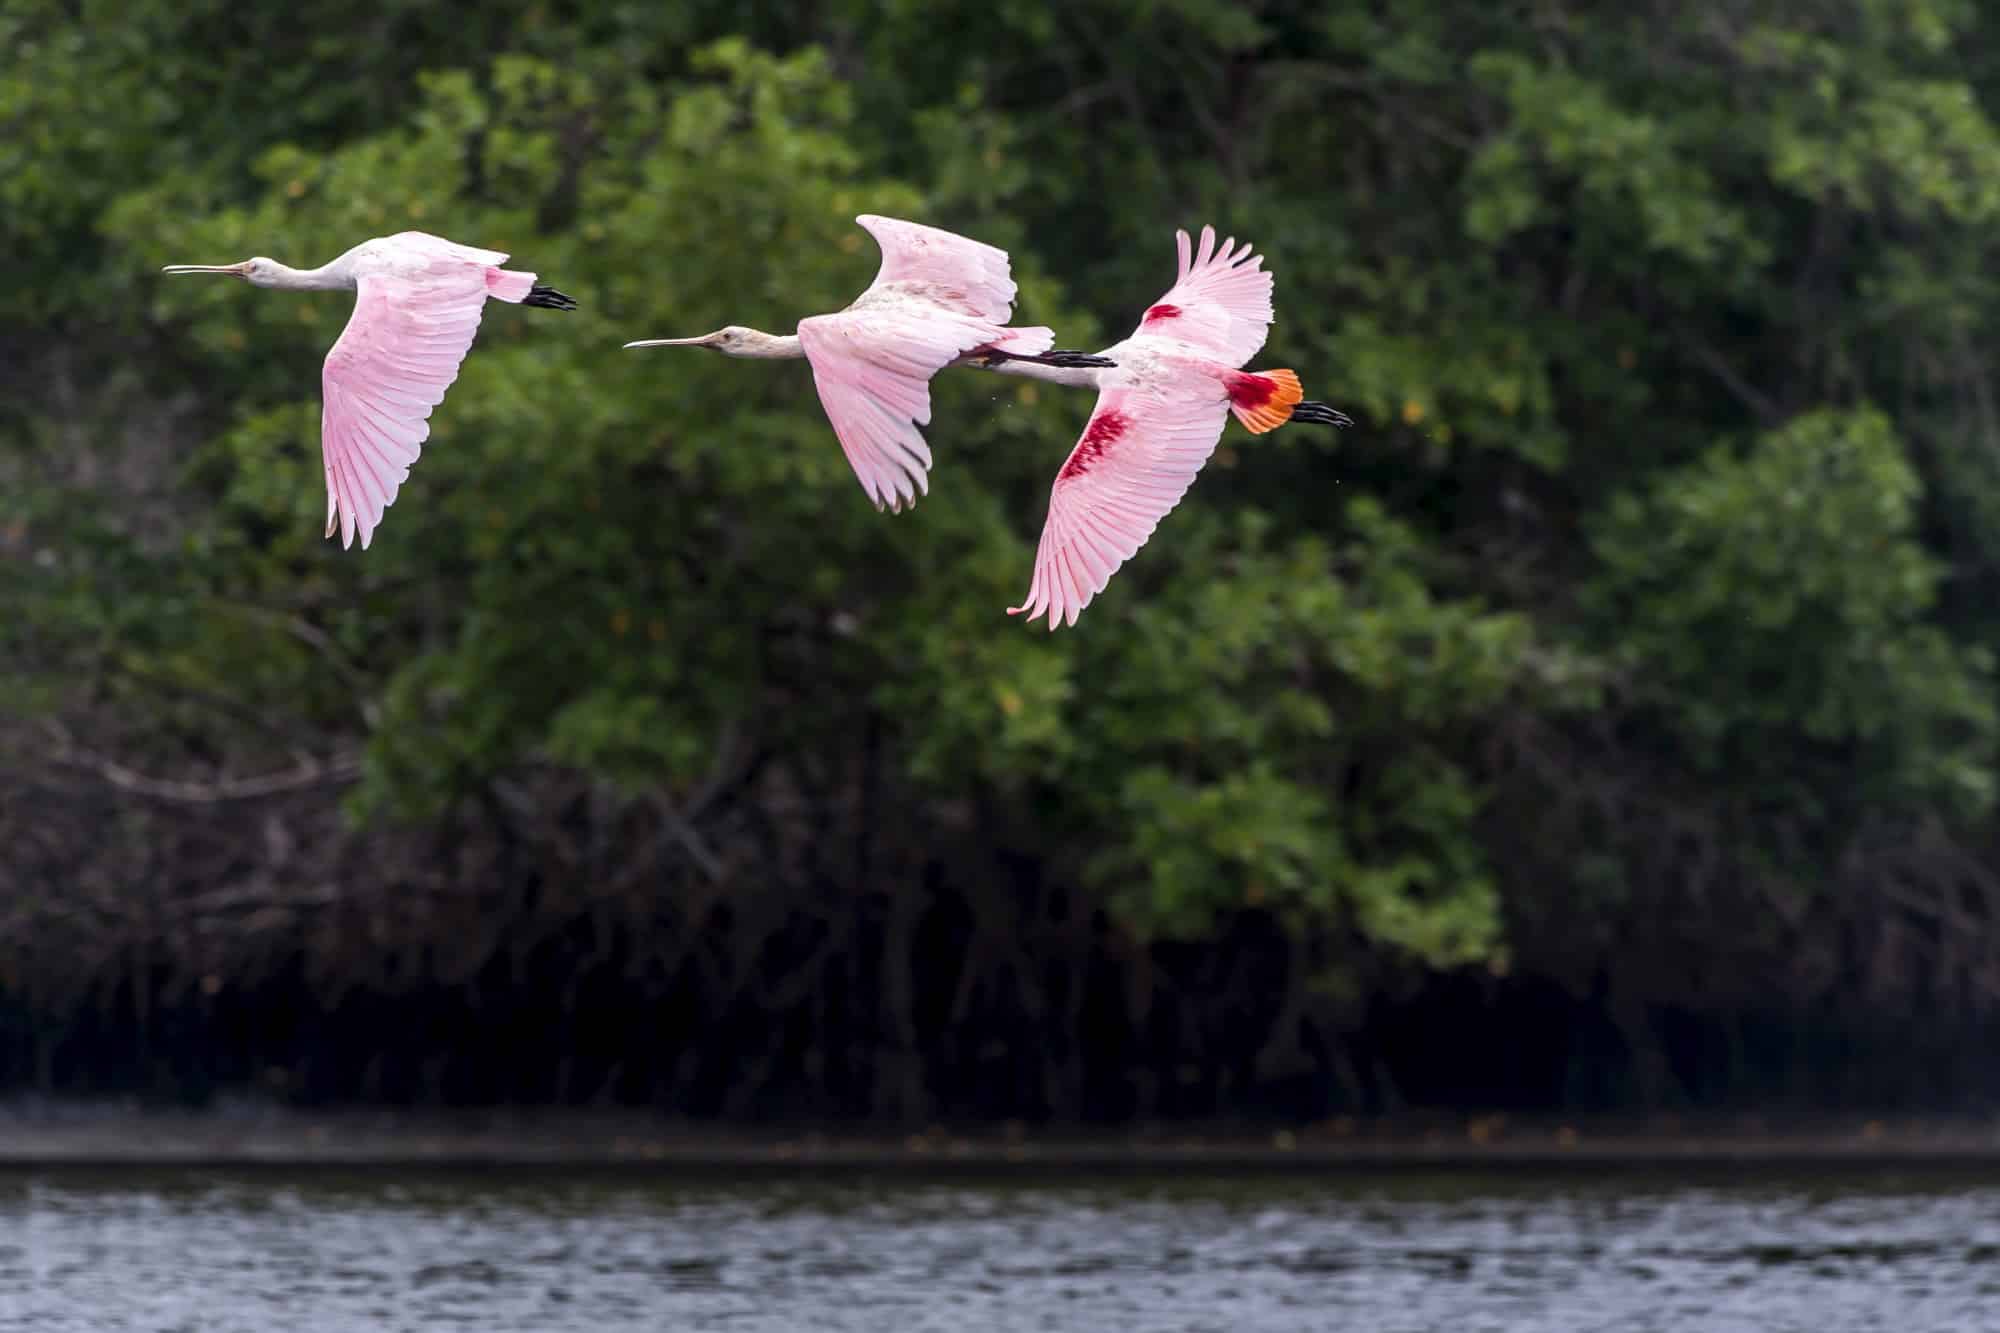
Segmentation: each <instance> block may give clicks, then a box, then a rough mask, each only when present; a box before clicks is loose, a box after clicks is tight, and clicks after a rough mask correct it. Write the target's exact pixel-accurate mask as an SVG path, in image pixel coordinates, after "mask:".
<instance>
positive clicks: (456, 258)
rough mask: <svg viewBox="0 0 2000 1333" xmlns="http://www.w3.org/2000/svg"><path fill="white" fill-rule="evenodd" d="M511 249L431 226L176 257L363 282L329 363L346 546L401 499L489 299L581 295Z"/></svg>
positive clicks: (325, 438) (330, 459)
mask: <svg viewBox="0 0 2000 1333" xmlns="http://www.w3.org/2000/svg"><path fill="white" fill-rule="evenodd" d="M506 262H507V256H506V255H504V254H502V253H500V252H499V251H498V250H479V249H475V248H474V247H472V246H469V245H459V244H457V243H456V242H453V241H447V240H445V239H444V238H443V237H441V236H431V235H429V234H427V233H425V232H421V231H404V232H398V233H396V234H395V235H394V236H378V237H376V238H375V239H373V240H368V241H363V242H362V243H361V244H359V245H357V246H355V247H354V248H353V249H351V250H349V251H348V252H347V253H346V254H343V255H341V256H340V257H339V258H338V259H335V260H333V261H332V262H331V263H327V264H322V265H320V266H319V267H318V268H313V269H303V270H301V269H295V268H290V267H287V266H286V265H284V264H280V263H278V262H277V261H276V260H274V259H266V258H264V257H263V256H261V255H260V256H258V257H257V258H255V259H246V260H244V261H243V262H242V263H240V264H169V265H168V266H167V267H166V268H165V269H163V270H162V271H163V272H166V273H225V274H228V275H230V276H232V277H237V278H241V279H243V280H244V281H245V282H248V283H249V284H250V285H251V286H253V287H277V288H281V289H284V290H287V291H299V292H304V291H349V290H351V291H353V292H354V293H355V297H354V313H353V314H352V315H350V316H349V317H348V320H347V328H346V329H345V330H343V331H342V332H341V335H340V337H339V338H338V339H337V340H336V341H335V342H334V344H333V348H332V350H331V351H329V352H328V353H327V354H326V365H325V367H324V369H323V370H322V371H321V373H320V388H321V393H322V397H323V400H324V401H323V403H322V406H321V409H320V426H319V434H320V457H321V461H322V462H323V464H324V465H325V468H326V535H327V536H328V537H331V536H333V528H334V519H335V515H336V512H337V513H338V516H339V521H340V544H341V547H342V549H346V548H348V547H351V546H352V545H353V544H354V535H355V533H356V532H357V531H358V532H359V533H360V534H361V549H362V550H364V551H365V550H367V549H368V542H369V540H370V538H372V537H373V536H374V533H375V528H376V525H378V524H379V523H381V521H382V511H383V510H385V509H387V508H388V507H389V506H390V505H391V504H393V503H395V500H396V492H397V490H398V489H399V488H400V487H401V486H402V484H403V482H404V481H406V480H407V479H408V478H409V475H410V464H412V463H414V462H416V461H417V455H418V453H420V452H421V446H422V445H423V442H424V441H425V440H426V439H427V438H429V436H430V433H431V427H430V415H431V409H432V408H434V407H436V406H437V405H438V404H439V403H441V402H443V401H444V394H445V390H446V389H449V388H450V387H451V383H452V381H453V380H455V379H457V378H458V367H459V363H460V362H462V361H464V360H465V354H466V352H467V351H469V350H471V347H472V339H473V336H474V335H475V334H476V333H478V331H479V317H480V315H481V313H482V312H483V311H484V308H485V306H486V301H487V298H488V297H491V298H493V299H495V300H500V301H508V302H512V303H515V304H518V305H531V306H541V307H543V308H545V309H549V310H574V309H576V302H575V301H572V300H571V299H570V298H569V297H567V296H564V295H563V294H562V293H561V292H559V291H557V290H556V289H555V288H553V287H543V286H540V285H539V284H537V283H536V282H535V275H534V274H532V273H523V272H519V271H516V270H513V269H504V268H501V267H500V265H501V264H504V263H506Z"/></svg>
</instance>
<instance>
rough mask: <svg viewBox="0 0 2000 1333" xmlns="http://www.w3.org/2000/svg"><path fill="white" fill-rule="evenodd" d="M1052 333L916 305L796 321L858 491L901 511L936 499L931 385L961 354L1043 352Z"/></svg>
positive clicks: (909, 303)
mask: <svg viewBox="0 0 2000 1333" xmlns="http://www.w3.org/2000/svg"><path fill="white" fill-rule="evenodd" d="M1054 340H1055V334H1054V333H1052V332H1051V331H1050V330H1048V329H1003V328H998V327H996V326H994V325H990V324H987V323H984V322H982V321H979V320H974V319H968V318H966V317H964V316H962V315H954V314H952V313H950V312H949V311H945V310H940V309H937V308H936V307H934V306H929V305H926V304H925V303H923V302H919V301H900V302H896V303H894V304H888V303H880V304H876V305H874V306H871V307H870V308H868V309H865V310H843V311H841V312H840V313H838V314H834V315H815V316H813V317H812V318H811V319H802V320H800V321H799V346H800V348H801V349H802V350H804V352H805V354H806V360H807V361H808V362H810V363H811V365H812V372H813V385H814V387H815V388H817V389H818V390H819V401H820V403H821V405H823V406H824V407H825V408H826V419H827V420H828V421H829V422H831V423H832V424H833V433H834V435H835V436H836V437H837V438H838V439H839V440H840V448H841V452H843V453H845V454H846V455H847V461H848V463H849V464H850V465H851V466H852V467H853V468H854V475H855V476H856V477H858V478H860V479H861V489H862V490H864V491H867V492H868V497H869V498H870V499H871V500H873V501H874V502H875V504H876V506H877V507H878V508H881V507H884V506H886V507H887V508H889V509H891V510H901V509H902V507H903V506H904V505H906V504H913V503H915V502H916V498H917V496H919V495H923V494H927V493H928V492H929V490H930V479H929V474H930V466H931V450H930V446H929V445H927V444H925V443H924V437H923V432H922V431H920V430H918V429H917V427H919V426H925V425H928V424H930V419H931V384H930V382H931V376H933V375H935V374H937V372H938V371H940V370H942V369H944V367H945V366H947V365H949V364H950V363H951V362H952V360H953V358H955V357H957V356H958V355H959V354H960V353H961V352H968V351H971V350H972V349H973V348H975V347H983V346H987V345H989V344H992V343H995V342H1004V343H1005V344H1006V346H1007V347H1008V348H1009V349H1010V350H1014V351H1019V352H1025V353H1032V352H1045V351H1047V350H1048V348H1049V344H1050V343H1051V342H1053V341H1054Z"/></svg>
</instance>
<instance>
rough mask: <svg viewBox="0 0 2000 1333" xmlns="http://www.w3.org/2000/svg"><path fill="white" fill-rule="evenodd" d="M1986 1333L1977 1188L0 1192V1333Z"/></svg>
mask: <svg viewBox="0 0 2000 1333" xmlns="http://www.w3.org/2000/svg"><path fill="white" fill-rule="evenodd" d="M455 1327H464V1328H477V1329H481V1330H490V1331H492V1333H504V1331H506V1330H517V1329H518V1330H536V1331H538V1333H545V1331H546V1333H561V1331H564V1330H589V1331H590V1333H613V1331H614V1330H626V1329H631V1330H640V1329H644V1330H648V1331H649V1333H650V1331H652V1330H661V1329H700V1328H721V1329H740V1330H779V1329H784V1330H792V1329H799V1330H807V1329H810V1330H868V1333H911V1331H914V1330H928V1329H936V1330H954V1331H956V1330H971V1329H1064V1330H1067V1329H1076V1330H1093V1331H1095V1330H1113V1331H1114V1333H1139V1331H1141V1330H1155V1329H1157V1330H1169V1329H1171V1330H1197V1329H1200V1330H1218V1331H1220V1330H1230V1331H1231V1333H1248V1331H1250V1330H1266V1329H1269V1330H1279V1329H1284V1330H1291V1329H1300V1330H1304V1329H1356V1330H1368V1331H1369V1333H1392V1331H1394V1330H1419V1329H1442V1330H1451V1333H1475V1331H1476V1330H1485V1329H1510V1330H1511V1329H1534V1330H1555V1329H1591V1330H1633V1331H1637V1330H1651V1329H1675V1330H1680V1329H1698V1330H1705V1331H1707V1333H1722V1331H1724V1330H1739V1329H1740V1330H1757V1331H1758V1333H1774V1331H1776V1330H1785V1329H1810V1330H1812V1331H1813V1333H1841V1331H1842V1330H1850V1329H1852V1330H1861V1329H1871V1330H1872V1329H1886V1328H1896V1329H1923V1330H1931V1329H1960V1328H1964V1329H1979V1328H2000V1180H1996V1179H1987V1180H1983V1181H1977V1182H1974V1181H1969V1180H1965V1179H1962V1178H1960V1179H1954V1178H1953V1177H1952V1176H1950V1175H1948V1174H1944V1173H1937V1172H1933V1173H1927V1174H1925V1175H1924V1176H1921V1177H1918V1176H1912V1175H1909V1174H1904V1175H1896V1174H1884V1173H1881V1172H1876V1173H1869V1174H1863V1173H1858V1172H1855V1173H1848V1174H1845V1175H1831V1176H1828V1175H1822V1176H1819V1177H1791V1178H1783V1177H1772V1176H1769V1175H1762V1174H1757V1173H1747V1174H1744V1175H1741V1176H1736V1177H1731V1176H1726V1175H1724V1176H1715V1175H1713V1174H1712V1173H1711V1175H1710V1176H1709V1177H1705V1178H1702V1179H1700V1180H1688V1179H1677V1178H1675V1177H1673V1176H1669V1175H1665V1174H1661V1173H1652V1174H1648V1175H1644V1176H1619V1175H1616V1174H1605V1175H1592V1176H1588V1177H1582V1176H1577V1175H1553V1176H1543V1177H1537V1176H1533V1175H1528V1174H1522V1173H1512V1174H1490V1175H1485V1174H1467V1173H1442V1172H1424V1171H1406V1172H1401V1173H1396V1174H1389V1173H1381V1172H1376V1173H1367V1174H1360V1175H1356V1174H1348V1175H1340V1174H1335V1173H1321V1174H1316V1175H1315V1174H1302V1175H1298V1176H1293V1177H1288V1178H1277V1177H1270V1176H1256V1177H1250V1178H1244V1177H1227V1176H1217V1175H1209V1174H1201V1173H1166V1172H1162V1173H1160V1174H1156V1175H1134V1174H1130V1173H1116V1174H1105V1175H1102V1176H1095V1177H1093V1176H1087V1175H1086V1176H1078V1175H1070V1176H1065V1177H1061V1178H1053V1179H1050V1178H1044V1179H1041V1180H1036V1181H1007V1182H1004V1183H1001V1182H992V1183H985V1182H970V1181H966V1180H956V1181H947V1180H930V1181H925V1180H921V1179H916V1178H912V1177H909V1176H901V1175H893V1174H891V1175H884V1176H875V1177H858V1176H849V1177H845V1178H841V1177H826V1178H818V1179H814V1178H809V1177H797V1176H795V1177H784V1178H779V1177H764V1178H752V1179H744V1180H738V1181H735V1182H719V1181H717V1180H714V1179H701V1180H690V1179H687V1178H686V1177H684V1176H683V1177H676V1176H674V1175H673V1174H670V1173H655V1174H640V1175H636V1176H634V1175H624V1176H620V1175H614V1174H610V1173H605V1172H595V1173H584V1174H570V1175H565V1174H562V1173H554V1172H532V1173H530V1172H518V1171H510V1172H486V1173H481V1172H476V1171H471V1170H461V1171H425V1172H396V1171H389V1170H379V1171H370V1172H335V1171H329V1170H313V1171H297V1172H284V1171H279V1170H275V1169H270V1170H258V1171H246V1172H226V1171H213V1170H197V1169H185V1170H127V1171H118V1172H113V1171H98V1172H88V1173H86V1172H79V1171H74V1170H70V1171H51V1172H33V1171H19V1172H14V1173H11V1174H0V1328H4V1329H34V1330H37V1333H59V1331H62V1330H85V1329H87V1330H91V1331H92V1333H98V1331H99V1330H108V1329H133V1330H148V1331H153V1330H158V1331H160V1333H166V1331H167V1330H186V1331H187V1333H226V1331H229V1330H246V1331H247V1330H255V1333H268V1331H269V1330H285V1331H286V1333H292V1331H294V1330H296V1331H301V1333H303V1331H306V1330H321V1329H327V1330H364V1329H365V1330H369V1331H370V1333H378V1331H387V1330H405V1329H409V1330H416V1329H423V1330H429V1329H442V1328H455Z"/></svg>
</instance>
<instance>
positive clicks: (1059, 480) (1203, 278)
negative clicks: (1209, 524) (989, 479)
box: [986, 227, 1354, 630]
mask: <svg viewBox="0 0 2000 1333" xmlns="http://www.w3.org/2000/svg"><path fill="white" fill-rule="evenodd" d="M1174 236H1175V239H1176V242H1177V244H1178V245H1179V247H1180V272H1179V276H1178V278H1177V280H1176V281H1175V283H1174V285H1173V287H1172V288H1171V289H1170V290H1169V291H1168V292H1167V294H1166V295H1165V296H1162V297H1161V298H1160V299H1159V300H1158V301H1156V302H1154V303H1153V304H1152V305H1151V306H1149V307H1148V308H1147V310H1146V314H1145V316H1144V318H1142V319H1141V320H1140V321H1139V327H1138V328H1137V329H1135V330H1133V332H1132V336H1131V337H1129V338H1127V339H1125V341H1123V342H1121V343H1117V344H1115V345H1113V346H1111V347H1107V348H1105V349H1104V351H1103V352H1102V353H1101V354H1100V355H1101V357H1102V359H1103V360H1104V361H1108V362H1109V363H1110V364H1109V365H1108V366H1105V367H1102V368H1098V367H1091V366H1084V365H1076V366H1072V367H1070V368H1061V367H1053V366H1049V367H1044V366H1038V365H1034V364H1026V365H1023V364H1019V363H1017V362H1016V361H1014V360H1012V359H1007V360H1000V361H994V362H992V363H991V364H989V365H987V367H986V368H987V369H991V370H997V371H999V372H1001V373H1002V374H1012V375H1026V376H1029V377H1032V378H1034V379H1043V380H1049V381H1051V382H1054V383H1058V384H1070V385H1089V386H1091V387H1094V388H1095V389H1096V390H1097V406H1096V408H1095V409H1093V410H1092V412H1091V414H1090V420H1089V421H1088V422H1087V423H1086V424H1085V425H1084V428H1083V436H1082V438H1080V439H1079V440H1078V441H1077V442H1076V447H1075V448H1074V449H1072V450H1071V451H1070V455H1069V458H1068V460H1067V461H1066V462H1064V463H1063V465H1062V468H1061V470H1060V471H1058V472H1057V473H1056V480H1055V485H1054V486H1053V487H1052V488H1051V489H1050V492H1049V513H1048V518H1047V520H1046V522H1045V523H1044V524H1043V526H1042V539H1041V544H1040V546H1039V547H1038V548H1037V550H1036V552H1035V573H1034V580H1033V582H1032V583H1031V584H1030V586H1029V589H1028V596H1027V600H1026V601H1025V603H1024V604H1022V605H1021V606H1010V607H1008V608H1007V614H1008V615H1010V616H1011V615H1019V614H1021V613H1022V612H1024V611H1025V612H1026V613H1027V616H1028V619H1029V620H1033V619H1034V618H1035V617H1036V616H1038V615H1042V614H1044V613H1046V614H1047V616H1048V626H1049V628H1050V629H1051V630H1053V629H1055V627H1056V622H1057V621H1059V620H1061V621H1064V622H1065V623H1067V624H1071V625H1074V624H1075V623H1076V617H1077V614H1078V613H1079V612H1080V611H1082V610H1083V608H1084V607H1086V606H1088V605H1089V604H1090V599H1091V598H1093V597H1095V596H1096V595H1097V594H1098V593H1100V592H1102V591H1104V585H1105V584H1106V583H1107V582H1109V581H1110V578H1111V576H1112V575H1113V574H1114V573H1116V572H1117V570H1118V567H1119V566H1120V565H1122V564H1124V563H1125V562H1126V561H1127V560H1130V559H1131V558H1132V557H1133V556H1134V555H1135V554H1137V553H1138V550H1139V548H1140V547H1141V546H1143V545H1145V543H1146V539H1147V538H1148V537H1150V536H1152V534H1153V529H1154V528H1155V527H1157V526H1158V525H1159V522H1160V520H1161V519H1163V518H1165V517H1166V516H1167V514H1168V513H1169V512H1171V511H1172V509H1173V507H1174V506H1175V505H1177V504H1179V503H1180V499H1181V496H1183V495H1185V494H1187V489H1188V487H1189V486H1190V485H1192V484H1193V483H1194V478H1195V474H1196V473H1197V472H1199V471H1201V468H1202V464H1204V463H1206V462H1207V461H1208V457H1209V455H1210V454H1212V453H1214V452H1215V446H1216V442H1217V441H1219V440H1220V439H1221V438H1222V428H1223V426H1224V424H1225V423H1226V422H1227V421H1228V419H1229V414H1230V413H1231V412H1234V413H1235V414H1236V419H1237V420H1238V421H1241V422H1242V423H1243V424H1244V425H1245V426H1246V427H1248V428H1249V429H1250V430H1251V431H1252V432H1254V433H1256V434H1259V435H1261V434H1263V433H1264V432H1265V431H1269V430H1275V429H1277V428H1278V427H1279V426H1282V425H1284V424H1285V422H1287V421H1306V422H1311V423H1313V424H1315V425H1324V426H1351V425H1353V424H1354V423H1353V421H1352V420H1351V419H1350V418H1349V417H1348V416H1347V414H1346V413H1344V412H1341V411H1338V410H1336V409H1334V408H1331V407H1328V406H1327V405H1326V404H1325V403H1320V402H1309V401H1304V400H1303V398H1304V395H1303V391H1302V390H1301V389H1300V387H1299V377H1298V376H1297V375H1295V374H1293V373H1292V372H1291V371H1289V370H1265V371H1258V372H1255V373H1249V372H1245V371H1243V370H1241V369H1239V367H1241V366H1242V365H1243V363H1244V362H1246V361H1248V360H1249V359H1250V358H1251V357H1253V356H1255V355H1256V354H1257V351H1258V349H1259V348H1261V347H1262V346H1263V345H1264V336H1265V331H1266V329H1267V328H1268V327H1269V326H1270V323H1271V319H1272V314H1271V275H1270V274H1269V273H1268V272H1265V271H1264V269H1263V268H1262V265H1263V262H1264V260H1263V257H1262V256H1261V255H1253V254H1252V253H1251V251H1250V246H1249V245H1248V244H1247V243H1246V244H1245V245H1244V246H1243V248H1242V249H1240V250H1237V249H1235V248H1234V247H1235V244H1236V239H1235V237H1230V238H1229V239H1228V240H1225V241H1224V242H1223V243H1222V248H1221V249H1220V250H1217V249H1216V248H1215V228H1213V227H1203V228H1202V229H1201V249H1200V250H1199V251H1198V252H1195V253H1193V254H1192V255H1191V254H1190V245H1189V241H1188V234H1187V233H1186V232H1185V231H1177V232H1175V233H1174Z"/></svg>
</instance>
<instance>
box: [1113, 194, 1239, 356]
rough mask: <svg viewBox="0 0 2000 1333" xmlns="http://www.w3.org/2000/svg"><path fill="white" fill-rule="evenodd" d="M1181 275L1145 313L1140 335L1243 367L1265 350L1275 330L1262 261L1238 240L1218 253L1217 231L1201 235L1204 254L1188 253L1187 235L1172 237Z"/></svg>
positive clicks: (1204, 231) (1204, 230) (1207, 230)
mask: <svg viewBox="0 0 2000 1333" xmlns="http://www.w3.org/2000/svg"><path fill="white" fill-rule="evenodd" d="M1174 240H1175V242H1176V244H1177V245H1178V246H1179V248H1180V273H1179V276H1178V278H1177V279H1176V281H1175V282H1174V285H1173V287H1172V288H1171V289H1170V290H1168V292H1167V294H1166V295H1165V296H1162V297H1161V298H1160V299H1159V300H1158V301H1155V302H1154V303H1153V304H1152V305H1151V306H1149V307H1147V309H1146V314H1145V316H1144V318H1142V319H1141V320H1140V321H1139V327H1138V329H1136V330H1135V331H1134V332H1135V335H1136V334H1156V335H1158V336H1160V337H1164V338H1174V339H1178V340H1179V341H1181V342H1183V343H1187V344H1189V345H1190V346H1194V347H1199V348H1202V349H1203V350H1205V351H1209V352H1212V353H1214V354H1215V355H1216V356H1217V357H1218V358H1220V359H1221V360H1223V361H1225V362H1226V363H1227V364H1229V365H1231V366H1240V365H1242V364H1243V363H1244V362H1246V361H1248V360H1249V359H1250V358H1251V357H1253V356H1255V355H1257V351H1258V349H1259V348H1261V347H1262V346H1263V345H1264V338H1265V335H1266V333H1267V332H1268V331H1269V329H1270V327H1271V320H1272V314H1271V275H1270V274H1269V273H1266V272H1265V271H1264V269H1263V263H1264V257H1263V256H1262V255H1256V254H1252V253H1251V252H1250V246H1249V243H1248V242H1245V244H1244V245H1243V248H1242V249H1240V250H1239V249H1236V248H1235V246H1236V238H1235V237H1233V236H1232V237H1230V238H1229V239H1227V240H1225V241H1223V243H1222V248H1221V249H1220V250H1218V249H1216V248H1215V228H1213V227H1203V228H1202V229H1201V249H1200V250H1199V251H1198V252H1193V253H1190V245H1189V241H1188V234H1187V233H1186V232H1184V231H1177V232H1175V233H1174Z"/></svg>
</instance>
